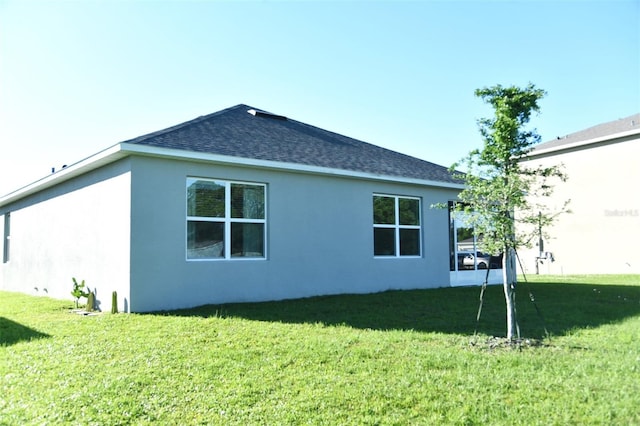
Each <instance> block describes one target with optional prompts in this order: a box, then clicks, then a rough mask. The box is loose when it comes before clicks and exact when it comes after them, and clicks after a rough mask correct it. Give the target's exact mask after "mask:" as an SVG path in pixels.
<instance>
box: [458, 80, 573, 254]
mask: <svg viewBox="0 0 640 426" xmlns="http://www.w3.org/2000/svg"><path fill="white" fill-rule="evenodd" d="M545 94H546V93H545V91H544V90H541V89H538V88H536V87H535V86H534V85H533V84H531V83H530V84H529V85H527V86H526V87H524V88H519V87H516V86H509V87H504V86H501V85H496V86H493V87H485V88H482V89H478V90H476V91H475V95H476V96H477V97H479V98H481V99H482V100H483V101H484V102H486V103H488V104H489V105H491V106H492V107H493V108H494V116H493V117H491V118H482V119H480V120H478V126H479V130H480V134H481V135H482V139H483V142H484V146H483V148H482V149H476V150H473V151H471V152H470V153H469V154H468V155H467V157H466V158H464V159H463V160H461V162H459V163H458V164H456V165H455V167H458V166H460V165H462V166H463V167H464V168H465V169H466V173H465V174H464V175H460V176H459V177H460V178H461V179H463V180H464V182H465V184H466V189H465V190H464V191H462V192H461V193H460V195H459V197H458V198H459V200H460V201H461V203H460V204H458V210H466V211H467V213H468V212H470V211H473V212H474V214H473V215H472V216H471V217H472V219H471V221H472V222H473V223H471V224H470V225H471V226H473V227H474V228H475V229H476V232H477V233H478V235H483V239H482V245H483V250H484V251H488V252H492V253H497V252H504V251H506V250H507V249H508V248H517V247H519V246H523V245H527V244H528V242H529V241H530V240H531V236H530V235H528V234H527V232H528V231H525V230H524V229H523V228H521V227H519V226H517V222H520V221H521V222H522V223H529V222H531V221H532V220H533V218H535V220H536V221H538V220H539V216H540V214H542V215H543V216H544V222H545V223H549V224H550V223H551V222H552V221H553V218H554V217H555V216H554V215H553V214H551V213H549V212H546V211H544V210H545V207H544V205H543V204H542V203H540V202H537V201H536V200H538V198H537V197H549V196H550V195H551V194H552V193H553V185H552V183H551V181H552V180H560V181H565V180H566V178H567V177H566V175H565V174H564V173H563V172H562V170H561V167H560V166H552V167H544V168H543V167H538V168H526V167H524V166H523V165H522V163H521V160H522V158H523V157H524V156H526V154H527V153H528V152H529V151H530V150H531V148H532V146H533V145H534V144H536V143H538V142H539V141H540V136H539V135H538V134H537V132H536V130H535V129H527V128H525V126H526V125H527V124H528V123H529V120H530V119H531V115H532V114H533V113H534V112H538V111H539V110H540V107H539V105H538V102H539V100H540V99H542V97H544V95H545ZM461 206H463V207H461ZM516 213H517V214H516ZM556 216H557V215H556ZM536 223H537V222H536Z"/></svg>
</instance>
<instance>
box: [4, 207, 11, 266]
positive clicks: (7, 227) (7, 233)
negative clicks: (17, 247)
mask: <svg viewBox="0 0 640 426" xmlns="http://www.w3.org/2000/svg"><path fill="white" fill-rule="evenodd" d="M3 229H4V232H3V234H4V235H3V238H2V263H9V260H10V259H11V254H10V251H11V212H6V213H5V214H4V227H3Z"/></svg>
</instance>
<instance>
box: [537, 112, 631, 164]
mask: <svg viewBox="0 0 640 426" xmlns="http://www.w3.org/2000/svg"><path fill="white" fill-rule="evenodd" d="M638 129H640V114H634V115H630V116H629V117H626V118H621V119H618V120H614V121H609V122H606V123H602V124H598V125H596V126H592V127H589V128H587V129H584V130H580V131H578V132H574V133H570V134H568V135H566V136H562V137H558V138H556V139H553V140H550V141H548V142H544V143H541V144H539V145H536V146H535V147H534V149H533V151H532V152H533V153H534V154H535V152H536V151H537V150H543V149H544V150H546V149H552V148H557V149H561V148H562V146H563V145H570V144H574V143H578V142H585V141H588V140H592V139H596V138H600V137H605V136H613V135H615V134H618V133H623V132H627V131H631V130H638Z"/></svg>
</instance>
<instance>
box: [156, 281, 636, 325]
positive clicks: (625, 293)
mask: <svg viewBox="0 0 640 426" xmlns="http://www.w3.org/2000/svg"><path fill="white" fill-rule="evenodd" d="M529 293H532V294H533V295H534V296H535V303H533V302H532V301H531V300H530V296H529ZM479 296H480V287H459V288H441V289H430V290H409V291H387V292H383V293H376V294H363V295H359V294H358V295H356V294H348V295H338V296H322V297H312V298H306V299H295V300H285V301H279V302H262V303H238V304H225V305H206V306H201V307H198V308H194V309H187V310H178V311H171V312H164V313H163V314H166V315H179V316H202V317H210V316H221V317H227V318H229V317H235V318H245V319H249V320H256V321H275V322H282V323H322V324H325V325H345V326H350V327H354V328H362V329H373V330H415V331H422V332H437V333H456V334H464V335H469V334H473V333H474V332H475V331H476V329H477V331H478V332H479V333H483V334H487V335H494V336H504V335H505V328H506V325H505V324H506V323H505V315H506V313H505V303H504V296H503V293H502V286H500V285H497V286H489V287H487V289H486V291H485V293H484V303H483V309H482V315H481V318H480V321H479V322H476V315H477V313H478V306H479ZM516 303H517V310H518V322H519V324H520V329H521V334H522V336H523V337H532V338H539V337H543V336H544V335H545V332H544V327H545V325H546V328H547V330H548V331H549V332H550V333H551V335H555V336H558V335H562V334H566V333H567V332H568V331H570V330H574V329H577V328H588V327H597V326H600V325H603V324H608V323H615V322H619V321H621V320H624V319H625V318H628V317H632V316H636V315H640V286H624V285H594V284H578V283H572V284H558V283H530V284H519V287H518V292H517V298H516ZM536 306H537V308H538V310H539V312H538V310H536Z"/></svg>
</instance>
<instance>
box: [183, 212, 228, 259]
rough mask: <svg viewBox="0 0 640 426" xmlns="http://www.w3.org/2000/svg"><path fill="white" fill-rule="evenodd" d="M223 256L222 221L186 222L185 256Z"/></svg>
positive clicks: (200, 257)
mask: <svg viewBox="0 0 640 426" xmlns="http://www.w3.org/2000/svg"><path fill="white" fill-rule="evenodd" d="M220 257H224V223H221V222H196V221H190V222H188V223H187V258H188V259H215V258H220Z"/></svg>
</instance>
